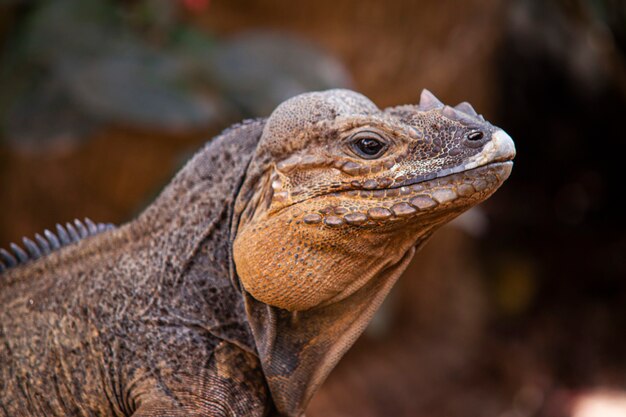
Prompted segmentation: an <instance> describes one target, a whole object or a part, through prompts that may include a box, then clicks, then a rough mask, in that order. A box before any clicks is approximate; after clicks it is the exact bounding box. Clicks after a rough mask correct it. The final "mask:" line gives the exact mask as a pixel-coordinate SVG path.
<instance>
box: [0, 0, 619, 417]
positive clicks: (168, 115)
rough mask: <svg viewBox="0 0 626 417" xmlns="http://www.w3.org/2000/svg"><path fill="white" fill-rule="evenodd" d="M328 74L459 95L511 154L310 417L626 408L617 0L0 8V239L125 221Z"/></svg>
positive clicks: (370, 86) (232, 0)
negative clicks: (496, 181) (248, 125)
mask: <svg viewBox="0 0 626 417" xmlns="http://www.w3.org/2000/svg"><path fill="white" fill-rule="evenodd" d="M331 87H349V88H353V89H355V90H357V91H360V92H362V93H364V94H365V95H367V96H368V97H370V98H371V99H372V100H373V101H374V102H376V103H377V104H378V105H379V106H380V107H385V106H390V105H397V104H405V103H417V101H418V100H419V93H420V91H421V89H422V88H428V89H430V90H431V91H433V92H434V93H435V94H436V95H437V96H438V97H439V98H440V99H441V100H442V101H444V102H446V103H448V104H456V103H458V102H460V101H469V102H471V103H472V104H473V105H474V107H475V108H476V109H477V110H478V111H479V112H480V113H483V114H484V115H485V117H486V118H487V119H488V120H490V121H492V122H493V123H494V124H496V125H498V126H501V127H503V128H504V129H505V130H507V132H508V133H510V134H511V136H512V137H513V138H514V139H515V141H516V145H517V150H518V156H517V158H516V162H515V168H514V170H513V174H512V176H511V178H510V179H509V180H508V182H507V183H506V184H505V186H504V187H503V188H502V189H501V190H500V191H499V192H498V193H496V194H495V195H494V197H493V198H491V199H490V200H489V201H488V202H487V203H486V204H484V205H483V206H482V207H481V208H480V210H473V211H471V212H470V213H468V214H467V215H465V216H463V217H462V218H460V219H459V220H457V221H455V222H454V223H453V224H452V225H450V226H447V227H445V228H444V229H443V230H441V231H440V232H439V233H438V234H437V235H436V236H435V237H434V238H433V240H432V241H431V243H430V244H429V245H428V246H427V247H426V248H425V249H424V250H423V251H422V252H421V253H420V254H419V255H418V256H417V257H416V259H415V261H414V262H413V263H412V265H411V267H410V268H409V270H408V271H407V272H406V273H405V276H403V277H402V278H401V280H400V282H399V284H398V285H397V287H396V289H395V290H394V291H393V292H392V294H391V295H390V297H389V300H388V301H387V302H386V303H385V304H384V305H383V308H382V309H381V311H380V313H379V314H378V315H377V317H376V318H375V320H374V322H373V323H372V325H371V326H370V328H369V329H368V331H367V332H366V334H365V335H364V336H363V337H362V338H361V339H360V340H359V341H358V342H357V344H356V345H355V347H354V348H353V349H352V350H351V351H350V352H349V353H348V354H347V355H346V357H345V358H344V359H343V360H342V362H341V363H340V364H339V366H338V367H337V369H336V370H335V371H334V372H333V373H332V374H331V376H330V377H329V379H328V381H327V382H326V383H325V385H324V386H323V387H322V389H321V391H320V393H319V394H318V395H317V397H316V398H315V399H314V401H313V402H312V404H311V406H310V408H309V411H308V414H307V415H309V416H310V417H321V416H330V417H339V416H346V417H347V416H360V417H369V416H371V417H374V416H417V417H421V416H429V417H448V416H450V417H456V416H459V417H467V416H470V417H471V416H486V417H490V416H494V417H525V416H549V417H566V416H572V417H574V416H575V417H590V416H593V417H608V416H613V415H615V416H618V415H619V416H623V415H626V400H625V399H624V398H626V397H625V396H626V233H625V230H626V228H625V227H624V220H623V215H624V205H623V204H622V203H620V200H621V199H620V197H621V193H622V192H623V190H624V183H623V181H624V180H626V176H625V175H624V174H623V170H624V169H626V164H625V163H624V161H625V160H626V134H625V131H626V130H625V128H624V117H625V114H626V113H625V112H626V2H624V1H622V0H554V1H545V0H509V1H507V0H464V1H463V2H458V1H453V0H422V1H417V0H416V1H408V0H405V1H399V0H398V1H387V2H380V1H376V0H332V1H328V0H317V1H314V2H313V1H312V2H293V1H286V0H264V1H261V0H245V1H244V0H228V1H226V0H153V1H145V0H134V1H131V0H126V1H122V0H48V1H44V0H39V1H36V0H31V1H28V0H2V1H1V2H0V203H1V207H2V212H1V215H0V246H1V247H6V246H7V245H8V243H9V242H11V241H17V240H19V239H20V238H21V236H23V235H27V236H32V235H33V234H34V233H36V232H40V231H41V230H43V229H44V228H51V227H52V226H53V225H54V224H55V223H56V222H65V221H68V220H71V219H74V218H75V217H78V218H83V217H86V216H88V217H90V218H92V219H94V220H96V221H103V222H113V223H122V222H125V221H127V220H129V219H131V218H132V217H133V216H134V215H136V214H137V213H139V212H140V211H141V210H142V209H143V208H144V207H145V206H146V205H147V204H148V203H149V202H150V201H151V200H152V199H153V198H154V197H155V196H156V194H157V193H158V192H159V191H160V190H161V189H162V187H163V186H164V185H165V184H166V183H167V181H168V180H169V179H170V178H171V177H172V175H173V174H174V173H175V172H176V170H177V169H178V168H179V167H180V166H181V165H182V164H183V163H184V162H185V161H186V160H187V158H189V157H190V156H191V155H192V154H193V152H194V151H196V150H197V149H198V148H199V147H200V146H202V144H203V143H204V142H205V141H206V140H208V139H210V138H211V137H212V136H214V135H215V134H217V133H219V131H221V130H222V129H224V128H225V127H227V126H228V125H229V124H232V123H234V122H237V121H239V120H241V119H243V118H248V117H255V116H267V115H269V113H270V112H271V111H272V109H273V108H274V107H275V106H276V105H277V104H278V103H280V102H281V101H282V100H284V99H286V98H288V97H290V96H292V95H295V94H298V93H300V92H303V91H310V90H320V89H327V88H331ZM611 412H614V413H617V414H610V413H611Z"/></svg>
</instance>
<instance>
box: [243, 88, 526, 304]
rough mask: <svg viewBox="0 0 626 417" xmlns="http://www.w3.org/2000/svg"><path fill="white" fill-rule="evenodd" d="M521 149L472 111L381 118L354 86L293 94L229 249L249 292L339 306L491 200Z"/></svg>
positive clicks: (274, 120)
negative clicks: (419, 245) (455, 220)
mask: <svg viewBox="0 0 626 417" xmlns="http://www.w3.org/2000/svg"><path fill="white" fill-rule="evenodd" d="M514 156H515V147H514V144H513V141H512V140H511V138H510V137H509V136H508V135H507V134H506V133H505V132H504V131H502V130H501V129H499V128H497V127H495V126H493V125H491V124H490V123H488V122H487V121H485V120H484V119H483V118H482V116H480V115H478V114H477V113H476V112H475V111H474V109H473V108H472V107H471V106H470V105H469V104H467V103H461V104H459V105H457V106H456V107H450V106H445V105H444V104H443V103H441V102H440V101H439V100H438V99H437V98H435V96H434V95H432V94H431V93H430V92H428V91H427V90H424V92H423V93H422V96H421V100H420V103H419V104H418V105H405V106H399V107H393V108H388V109H384V110H379V109H378V108H377V107H376V106H375V105H374V104H373V103H372V102H371V101H370V100H368V99H367V98H366V97H364V96H362V95H360V94H358V93H354V92H351V91H347V90H332V91H328V92H320V93H308V94H304V95H301V96H297V97H295V98H293V99H291V100H288V101H286V102H285V103H283V104H282V105H281V106H279V107H278V108H277V109H276V110H275V111H274V113H273V114H272V116H271V117H270V118H269V119H268V121H267V124H266V126H265V129H264V132H263V136H262V138H261V141H260V143H259V147H258V150H257V154H256V156H255V161H254V164H256V165H254V166H256V167H258V169H259V171H260V172H262V174H261V175H259V176H258V180H257V184H256V187H255V193H254V196H253V197H252V198H251V199H250V203H249V205H250V206H249V207H248V210H247V211H248V213H249V216H248V218H246V219H245V220H243V221H242V222H241V224H240V226H239V231H238V235H237V238H236V240H235V245H234V256H235V263H236V268H237V272H238V274H239V276H240V277H241V280H242V283H243V285H244V287H245V289H246V290H247V291H248V292H249V293H250V294H252V296H254V297H255V298H257V299H258V300H260V301H263V302H265V303H267V304H270V305H274V306H277V307H280V308H284V309H287V310H306V309H310V308H314V307H317V306H324V305H328V304H330V303H334V302H337V301H340V300H342V299H344V298H346V297H348V296H349V295H350V294H352V293H354V292H355V291H357V290H358V289H359V288H361V287H362V286H363V285H364V284H365V283H367V282H369V281H370V280H372V279H376V276H377V275H378V274H379V273H380V271H382V270H384V269H386V268H388V267H389V266H390V265H394V264H396V263H398V262H399V261H400V260H401V259H402V257H403V256H404V254H405V253H406V252H407V251H408V250H409V249H410V248H412V247H413V246H415V245H416V243H417V242H421V241H423V240H424V239H425V238H426V236H428V235H430V233H431V232H432V231H433V229H434V228H436V227H437V226H439V225H441V224H443V223H445V222H447V221H449V220H451V219H452V218H453V217H455V216H457V215H458V214H460V213H461V212H463V211H464V210H466V209H468V208H470V207H472V206H473V205H476V204H477V203H479V202H481V201H483V200H485V199H486V198H487V197H489V196H490V195H491V194H492V193H493V192H494V191H495V190H496V189H497V188H498V187H499V186H500V185H501V184H502V183H503V182H504V180H505V179H506V178H507V177H508V176H509V174H510V172H511V167H512V162H511V160H512V159H513V157H514Z"/></svg>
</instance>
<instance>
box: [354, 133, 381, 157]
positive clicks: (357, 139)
mask: <svg viewBox="0 0 626 417" xmlns="http://www.w3.org/2000/svg"><path fill="white" fill-rule="evenodd" d="M352 150H353V151H354V153H356V154H357V155H358V156H360V157H361V158H365V159H376V158H379V157H380V156H381V155H382V154H383V153H385V151H386V150H387V143H386V142H385V140H384V139H383V138H382V136H380V135H379V134H377V133H374V132H359V133H357V134H355V135H354V136H353V137H352Z"/></svg>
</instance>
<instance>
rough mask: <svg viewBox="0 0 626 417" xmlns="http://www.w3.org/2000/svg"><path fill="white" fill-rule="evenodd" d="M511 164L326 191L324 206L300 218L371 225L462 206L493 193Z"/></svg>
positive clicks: (338, 224)
mask: <svg viewBox="0 0 626 417" xmlns="http://www.w3.org/2000/svg"><path fill="white" fill-rule="evenodd" d="M512 166H513V162H512V161H511V160H507V161H494V162H491V163H488V164H485V165H481V166H478V167H475V168H471V169H466V170H461V171H459V172H454V173H450V172H448V173H447V175H440V176H437V175H435V176H433V178H430V179H424V178H420V177H417V178H412V179H410V180H406V181H405V182H404V183H402V184H398V185H395V186H393V187H386V188H378V189H371V190H365V189H362V190H345V191H337V192H334V193H330V194H326V195H325V197H326V198H327V199H328V200H329V201H328V203H327V204H326V205H325V207H321V208H319V209H318V210H316V211H308V212H307V213H306V214H304V216H303V217H302V220H303V222H304V223H305V224H310V225H317V224H320V225H321V224H324V225H325V226H328V227H342V226H346V225H353V226H375V225H380V224H381V223H387V222H395V221H397V220H402V219H407V218H412V217H415V216H423V215H428V214H430V213H433V212H435V211H437V212H438V211H440V210H445V209H455V208H458V207H463V206H465V205H467V204H472V203H473V202H475V201H476V200H482V199H484V198H486V197H487V196H488V195H490V194H491V193H493V192H494V191H495V190H496V189H497V188H498V187H499V186H500V185H501V184H502V183H503V182H504V181H505V180H506V179H507V178H508V176H509V174H510V172H511V168H512ZM441 172H442V171H439V174H441ZM409 181H410V182H409ZM346 196H349V197H351V198H349V199H348V201H354V200H356V201H358V202H359V203H358V204H357V205H358V206H359V207H358V208H356V209H355V208H354V207H353V206H354V204H350V203H346ZM349 206H352V207H350V208H347V207H349Z"/></svg>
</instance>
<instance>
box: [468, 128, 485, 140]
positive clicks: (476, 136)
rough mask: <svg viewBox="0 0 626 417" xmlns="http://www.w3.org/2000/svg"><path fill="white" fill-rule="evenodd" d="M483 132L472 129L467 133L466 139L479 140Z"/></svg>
mask: <svg viewBox="0 0 626 417" xmlns="http://www.w3.org/2000/svg"><path fill="white" fill-rule="evenodd" d="M484 136H485V134H484V133H483V132H481V131H480V130H474V131H472V132H469V133H468V134H467V140H481V139H482V138H483V137H484Z"/></svg>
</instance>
